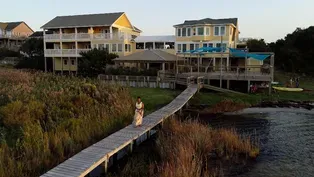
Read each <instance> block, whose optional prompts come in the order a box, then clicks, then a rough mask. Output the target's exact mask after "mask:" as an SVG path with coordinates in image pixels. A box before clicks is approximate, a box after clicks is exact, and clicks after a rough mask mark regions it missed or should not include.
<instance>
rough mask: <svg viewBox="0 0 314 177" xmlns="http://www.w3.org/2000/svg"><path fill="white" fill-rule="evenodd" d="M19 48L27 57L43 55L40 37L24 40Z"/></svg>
mask: <svg viewBox="0 0 314 177" xmlns="http://www.w3.org/2000/svg"><path fill="white" fill-rule="evenodd" d="M20 50H21V51H22V52H23V53H25V54H27V55H28V57H33V56H44V42H43V40H42V39H37V38H30V39H28V40H26V41H25V43H24V44H23V45H22V46H21V48H20Z"/></svg>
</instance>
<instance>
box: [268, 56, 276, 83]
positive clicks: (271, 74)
mask: <svg viewBox="0 0 314 177" xmlns="http://www.w3.org/2000/svg"><path fill="white" fill-rule="evenodd" d="M274 64H275V54H272V55H271V57H270V76H271V81H272V82H273V81H274ZM269 87H270V85H269Z"/></svg>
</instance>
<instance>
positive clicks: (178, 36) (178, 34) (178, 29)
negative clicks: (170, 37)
mask: <svg viewBox="0 0 314 177" xmlns="http://www.w3.org/2000/svg"><path fill="white" fill-rule="evenodd" d="M179 30H180V35H179ZM177 36H178V37H181V36H182V29H181V28H177Z"/></svg>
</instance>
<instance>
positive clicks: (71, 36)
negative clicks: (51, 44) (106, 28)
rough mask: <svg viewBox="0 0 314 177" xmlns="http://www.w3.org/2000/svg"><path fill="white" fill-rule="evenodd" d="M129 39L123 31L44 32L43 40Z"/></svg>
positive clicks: (129, 36)
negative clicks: (91, 32)
mask: <svg viewBox="0 0 314 177" xmlns="http://www.w3.org/2000/svg"><path fill="white" fill-rule="evenodd" d="M125 39H131V35H128V34H125V33H94V34H90V33H63V34H46V35H45V41H46V42H47V41H60V40H62V41H86V40H88V41H90V40H125Z"/></svg>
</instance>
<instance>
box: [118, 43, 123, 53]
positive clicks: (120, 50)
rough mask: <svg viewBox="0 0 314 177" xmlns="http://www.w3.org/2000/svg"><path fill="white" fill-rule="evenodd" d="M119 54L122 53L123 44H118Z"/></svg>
mask: <svg viewBox="0 0 314 177" xmlns="http://www.w3.org/2000/svg"><path fill="white" fill-rule="evenodd" d="M118 52H122V44H118Z"/></svg>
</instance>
